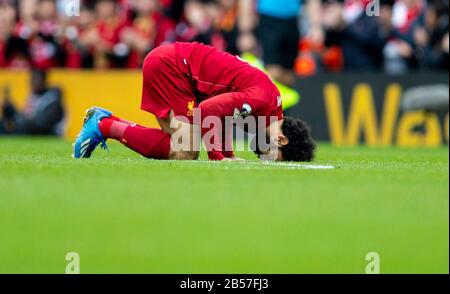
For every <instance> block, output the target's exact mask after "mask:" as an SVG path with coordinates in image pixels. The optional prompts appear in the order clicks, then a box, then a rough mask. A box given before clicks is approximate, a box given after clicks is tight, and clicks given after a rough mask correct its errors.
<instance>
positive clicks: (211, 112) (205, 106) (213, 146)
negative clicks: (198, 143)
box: [198, 93, 236, 160]
mask: <svg viewBox="0 0 450 294" xmlns="http://www.w3.org/2000/svg"><path fill="white" fill-rule="evenodd" d="M235 107H236V105H235V102H234V98H233V94H232V93H225V94H221V95H217V96H215V97H212V98H209V99H207V100H205V101H203V102H201V103H200V104H199V106H198V108H199V109H200V110H201V115H202V128H201V130H202V137H203V138H204V139H205V135H206V134H208V139H209V141H210V142H205V144H206V145H207V147H208V148H207V149H208V157H209V159H210V160H223V159H224V158H230V157H233V152H232V151H224V150H232V148H231V147H232V139H231V138H230V137H229V134H226V133H225V131H224V129H225V128H222V127H224V123H223V122H224V120H225V117H227V116H233V113H234V109H235ZM218 121H220V122H221V124H222V126H219V125H217V124H215V123H213V122H218ZM227 129H229V128H227ZM226 135H228V136H226ZM217 138H221V139H220V140H217Z"/></svg>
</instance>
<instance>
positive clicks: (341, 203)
mask: <svg viewBox="0 0 450 294" xmlns="http://www.w3.org/2000/svg"><path fill="white" fill-rule="evenodd" d="M70 144H71V143H70V142H67V141H58V140H54V139H45V138H37V139H31V138H0V199H1V205H0V228H1V231H0V234H1V238H0V272H1V273H64V270H65V266H66V261H65V255H66V253H67V252H69V251H76V252H78V253H79V254H80V259H81V272H82V273H103V272H106V273H122V272H123V273H364V270H365V266H366V263H367V262H366V261H365V256H366V254H367V253H368V252H370V251H376V252H378V253H379V254H380V260H381V272H382V273H448V270H449V255H448V253H449V197H448V192H449V179H448V176H449V169H448V168H449V166H448V164H449V161H448V149H447V148H441V149H396V148H365V147H355V148H335V147H331V146H329V145H324V144H322V145H320V146H319V150H318V155H317V160H316V163H317V164H332V165H336V166H338V167H339V168H337V169H331V170H306V169H289V168H283V167H272V166H259V165H256V164H252V165H246V164H243V163H230V162H226V163H215V164H213V163H208V162H204V163H196V164H193V163H192V162H173V161H153V160H147V159H144V158H142V157H140V156H138V155H136V154H134V153H132V152H131V151H129V150H126V149H125V148H123V147H122V146H119V144H115V143H112V144H110V149H111V152H110V153H109V154H108V153H107V152H103V151H101V150H97V151H96V152H95V154H94V158H92V159H91V160H73V159H72V158H70V154H71V145H70ZM240 155H242V156H244V157H247V158H250V159H253V160H255V158H254V156H253V155H252V154H250V153H244V154H240ZM202 156H203V158H204V154H203V155H202Z"/></svg>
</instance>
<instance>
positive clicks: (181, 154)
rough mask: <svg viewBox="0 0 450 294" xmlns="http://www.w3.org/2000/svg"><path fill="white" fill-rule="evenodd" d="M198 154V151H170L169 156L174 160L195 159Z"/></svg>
mask: <svg viewBox="0 0 450 294" xmlns="http://www.w3.org/2000/svg"><path fill="white" fill-rule="evenodd" d="M199 154H200V152H198V151H176V152H171V153H170V155H169V158H170V159H175V160H197V159H198V156H199Z"/></svg>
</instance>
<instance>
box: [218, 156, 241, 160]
mask: <svg viewBox="0 0 450 294" xmlns="http://www.w3.org/2000/svg"><path fill="white" fill-rule="evenodd" d="M221 161H245V159H242V158H239V157H234V156H233V157H224V158H223V159H222V160H221Z"/></svg>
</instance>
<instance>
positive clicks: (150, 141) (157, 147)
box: [99, 116, 170, 159]
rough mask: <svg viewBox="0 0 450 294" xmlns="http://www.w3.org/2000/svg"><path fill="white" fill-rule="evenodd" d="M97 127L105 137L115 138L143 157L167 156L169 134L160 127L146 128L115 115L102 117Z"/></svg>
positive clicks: (159, 157) (166, 157)
mask: <svg viewBox="0 0 450 294" xmlns="http://www.w3.org/2000/svg"><path fill="white" fill-rule="evenodd" d="M99 128H100V132H101V133H102V135H103V136H104V137H105V138H111V139H116V140H118V141H120V142H121V143H122V144H124V145H125V146H127V147H128V148H130V149H131V150H134V151H136V152H137V153H139V154H141V155H143V156H145V157H148V158H155V159H168V157H169V152H170V136H169V135H168V134H166V133H164V132H163V131H162V130H160V129H152V128H146V127H143V126H140V125H136V124H134V123H130V122H128V121H125V120H122V119H120V118H118V117H115V116H111V117H105V118H104V119H102V120H101V121H100V123H99Z"/></svg>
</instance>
